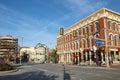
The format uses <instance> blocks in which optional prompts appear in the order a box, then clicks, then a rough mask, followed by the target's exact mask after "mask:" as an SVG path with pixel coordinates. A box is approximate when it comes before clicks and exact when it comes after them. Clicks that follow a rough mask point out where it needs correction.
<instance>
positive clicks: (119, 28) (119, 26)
mask: <svg viewBox="0 0 120 80" xmlns="http://www.w3.org/2000/svg"><path fill="white" fill-rule="evenodd" d="M118 31H119V32H120V24H118Z"/></svg>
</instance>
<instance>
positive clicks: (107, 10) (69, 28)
mask: <svg viewBox="0 0 120 80" xmlns="http://www.w3.org/2000/svg"><path fill="white" fill-rule="evenodd" d="M101 10H107V11H109V12H112V13H115V14H117V15H119V16H120V13H118V12H115V11H112V10H109V9H107V8H101V9H99V10H97V11H96V12H94V13H92V14H91V15H89V16H87V17H85V18H83V19H82V20H79V21H78V22H76V23H74V24H73V25H71V26H69V27H68V28H66V29H65V31H66V30H68V29H70V28H71V27H73V26H74V25H76V24H78V23H80V22H82V21H84V20H85V19H86V18H89V17H91V16H93V15H94V14H96V13H98V12H99V11H101Z"/></svg>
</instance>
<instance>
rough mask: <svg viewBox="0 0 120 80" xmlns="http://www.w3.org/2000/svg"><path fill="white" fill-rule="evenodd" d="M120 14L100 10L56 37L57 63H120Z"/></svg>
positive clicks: (63, 30) (103, 9)
mask: <svg viewBox="0 0 120 80" xmlns="http://www.w3.org/2000/svg"><path fill="white" fill-rule="evenodd" d="M119 36H120V13H117V12H114V11H112V10H109V9H106V8H102V9H100V10H98V11H97V12H95V13H93V14H91V15H90V16H88V17H86V18H84V19H82V20H80V21H79V22H77V23H75V24H73V25H72V26H70V27H68V28H67V29H63V28H61V29H60V33H59V34H58V35H57V54H58V55H59V63H64V64H83V63H84V64H86V65H93V64H98V62H101V63H102V64H108V63H120V39H119Z"/></svg>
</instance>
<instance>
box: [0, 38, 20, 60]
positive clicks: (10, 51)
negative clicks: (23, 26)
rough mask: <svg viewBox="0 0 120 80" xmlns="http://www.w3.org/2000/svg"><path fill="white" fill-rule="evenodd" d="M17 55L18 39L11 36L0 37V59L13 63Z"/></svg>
mask: <svg viewBox="0 0 120 80" xmlns="http://www.w3.org/2000/svg"><path fill="white" fill-rule="evenodd" d="M17 55H18V39H17V38H15V37H13V36H0V57H3V58H4V60H5V61H15V60H16V57H17Z"/></svg>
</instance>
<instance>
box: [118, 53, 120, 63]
mask: <svg viewBox="0 0 120 80" xmlns="http://www.w3.org/2000/svg"><path fill="white" fill-rule="evenodd" d="M118 53H119V63H120V52H118Z"/></svg>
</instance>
